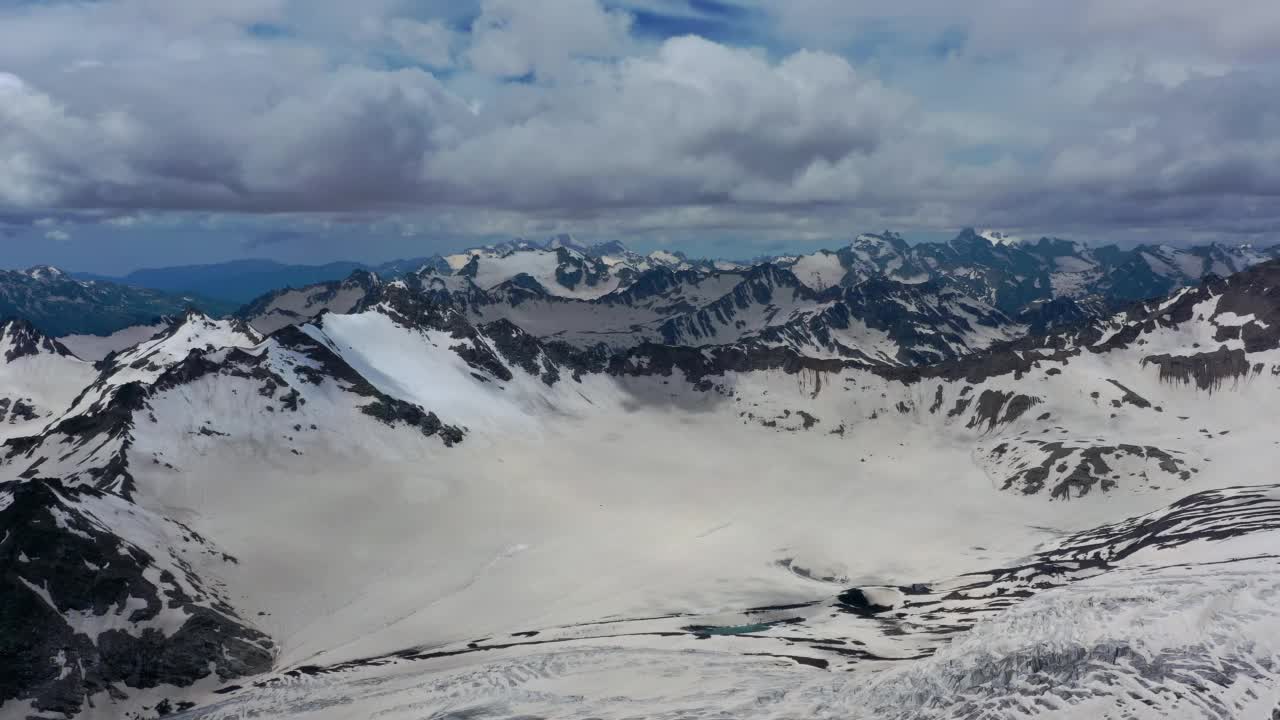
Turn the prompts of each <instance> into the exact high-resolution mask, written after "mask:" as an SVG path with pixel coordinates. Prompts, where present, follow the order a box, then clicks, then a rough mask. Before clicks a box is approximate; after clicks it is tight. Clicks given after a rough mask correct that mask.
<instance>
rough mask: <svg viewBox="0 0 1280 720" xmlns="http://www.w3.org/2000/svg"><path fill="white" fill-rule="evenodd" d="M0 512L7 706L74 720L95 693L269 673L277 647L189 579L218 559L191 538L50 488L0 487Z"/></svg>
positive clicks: (121, 506) (0, 626)
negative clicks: (157, 540)
mask: <svg viewBox="0 0 1280 720" xmlns="http://www.w3.org/2000/svg"><path fill="white" fill-rule="evenodd" d="M0 508H3V509H0V537H2V538H3V540H2V541H0V702H3V701H5V700H30V701H31V702H32V704H33V706H34V707H35V708H36V709H37V710H42V711H47V712H53V713H61V714H64V715H71V714H74V713H76V712H78V711H79V710H80V708H81V707H82V706H83V705H84V703H85V702H86V700H87V698H88V697H89V696H90V695H93V694H95V693H98V692H108V693H112V694H122V693H126V692H127V690H128V688H153V687H157V686H159V685H166V684H168V685H176V686H185V685H190V684H191V683H194V682H196V681H197V680H200V679H202V678H204V677H207V676H208V675H210V674H211V673H212V674H214V675H216V676H217V677H218V678H219V679H220V680H224V681H225V680H229V679H231V678H236V677H241V676H244V675H250V674H254V673H259V672H263V671H265V670H267V669H269V668H270V666H271V662H272V659H273V645H272V643H271V641H270V639H268V638H267V637H266V636H265V635H264V634H262V633H261V632H259V631H258V630H257V629H255V628H254V627H253V626H252V625H251V624H250V623H248V622H247V621H245V620H243V619H242V618H240V617H238V616H237V615H236V613H235V611H234V610H233V609H232V608H231V606H230V605H228V604H227V603H226V600H225V598H223V597H222V596H221V595H219V594H218V592H217V591H216V590H214V589H213V588H211V587H209V586H207V585H206V584H205V583H204V582H203V581H202V580H201V579H200V578H199V577H197V576H196V575H195V574H194V573H193V572H192V571H191V569H190V566H189V565H188V561H187V559H186V558H187V557H189V556H190V555H192V554H195V553H201V552H205V553H207V552H210V551H211V548H210V547H209V546H208V544H207V543H206V542H205V540H204V539H203V538H201V537H199V536H198V535H196V534H195V533H193V532H191V531H190V530H188V529H186V528H184V527H182V526H180V525H178V524H177V523H174V522H172V521H166V520H162V519H161V518H159V517H157V516H155V515H152V514H150V513H147V512H146V511H143V510H142V509H140V508H137V507H136V506H133V505H132V504H131V503H129V502H128V501H126V500H124V499H122V498H119V497H118V496H114V495H111V494H109V493H104V492H102V491H100V490H96V489H93V488H89V487H84V486H78V487H68V486H65V485H63V484H62V483H61V482H59V481H58V480H52V479H33V480H29V481H23V482H14V483H7V484H4V485H0ZM121 514H123V515H124V516H126V517H129V518H130V519H131V524H129V525H127V526H125V527H126V532H128V531H129V530H132V533H133V534H132V537H126V536H123V535H119V534H116V531H114V530H112V529H111V528H113V527H120V522H119V519H118V518H119V517H120V516H121ZM153 534H155V535H159V536H160V537H166V536H167V537H172V538H173V539H174V540H175V541H177V544H176V545H175V546H173V547H172V548H167V547H154V546H153V547H148V546H147V542H146V538H148V537H150V536H152V535H153ZM227 561H228V562H232V560H231V559H230V558H228V559H227Z"/></svg>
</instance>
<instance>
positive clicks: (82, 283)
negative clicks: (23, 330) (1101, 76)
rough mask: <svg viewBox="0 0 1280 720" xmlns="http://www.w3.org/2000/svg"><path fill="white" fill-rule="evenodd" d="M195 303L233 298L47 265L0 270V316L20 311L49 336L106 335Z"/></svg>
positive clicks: (211, 306) (231, 306)
mask: <svg viewBox="0 0 1280 720" xmlns="http://www.w3.org/2000/svg"><path fill="white" fill-rule="evenodd" d="M192 306H199V307H201V308H203V309H204V310H205V311H206V312H208V313H211V314H214V315H224V314H227V313H230V312H232V311H234V310H235V308H236V304H235V303H229V302H226V301H223V300H216V299H212V298H208V297H204V296H202V295H199V294H194V293H173V292H164V291H160V290H153V289H148V288H139V287H133V286H129V285H121V284H118V283H113V282H102V281H96V280H82V279H77V278H74V277H72V276H70V275H68V274H67V273H64V272H63V271H61V270H59V269H57V268H54V267H48V266H38V267H33V268H30V269H28V270H25V271H5V270H0V319H2V318H6V317H20V318H23V319H24V320H26V321H28V322H29V323H31V325H33V326H35V327H36V328H39V330H40V331H41V332H44V333H46V334H49V335H53V336H64V335H80V334H87V335H109V334H111V333H114V332H116V331H118V330H121V329H123V328H127V327H131V326H135V325H147V324H154V323H155V322H156V320H157V318H160V317H164V316H172V315H181V314H182V313H183V312H184V311H185V310H186V309H187V308H188V307H192Z"/></svg>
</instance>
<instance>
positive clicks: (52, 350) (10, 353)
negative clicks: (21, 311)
mask: <svg viewBox="0 0 1280 720" xmlns="http://www.w3.org/2000/svg"><path fill="white" fill-rule="evenodd" d="M70 354H71V353H70V352H69V351H68V350H67V349H66V348H65V347H63V346H62V344H61V343H59V342H57V341H55V340H53V339H52V338H49V337H46V336H45V335H44V333H42V332H40V331H39V330H37V329H36V328H35V326H33V325H32V324H31V323H29V322H27V321H26V320H21V319H18V318H14V319H11V320H8V321H6V322H5V323H4V324H3V325H0V361H3V362H5V363H9V362H13V361H14V360H17V359H18V358H21V357H33V356H37V355H64V356H65V355H70Z"/></svg>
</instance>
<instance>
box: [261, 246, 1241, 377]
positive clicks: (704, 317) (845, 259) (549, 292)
mask: <svg viewBox="0 0 1280 720" xmlns="http://www.w3.org/2000/svg"><path fill="white" fill-rule="evenodd" d="M1160 258H1162V259H1160ZM1266 258H1267V254H1266V253H1261V252H1257V251H1254V250H1252V249H1250V248H1247V247H1241V248H1227V247H1224V246H1219V245H1210V246H1203V247H1196V248H1188V249H1181V250H1178V249H1173V248H1154V249H1153V248H1148V247H1140V248H1137V249H1135V250H1132V251H1122V250H1119V249H1117V248H1114V247H1102V248H1091V247H1088V246H1085V245H1082V244H1080V243H1075V242H1069V241H1064V240H1054V239H1048V238H1042V239H1040V240H1038V241H1035V242H1028V241H1024V240H1021V239H1018V238H1011V237H1010V236H1008V235H1005V234H1003V233H1000V232H998V231H984V232H982V233H979V232H976V231H973V230H965V231H964V232H962V233H960V235H958V236H957V237H956V238H954V239H953V240H951V241H949V242H947V243H925V244H917V245H910V244H908V243H907V242H906V241H905V240H903V239H902V237H901V236H899V235H896V234H894V233H892V232H885V233H882V234H864V235H859V236H858V237H857V238H855V239H854V241H853V242H852V243H851V244H850V245H848V246H846V247H843V248H840V249H838V250H835V251H828V250H823V251H819V252H817V253H813V254H810V255H802V256H792V257H785V258H766V259H762V260H759V261H756V262H755V263H752V264H745V265H743V264H738V263H727V262H722V261H716V262H711V261H692V260H690V259H689V258H687V257H686V256H684V255H682V254H678V253H664V252H656V253H653V254H651V255H648V256H645V255H640V254H638V253H634V252H631V251H630V250H628V249H626V247H625V246H623V245H622V244H621V243H618V242H616V241H615V242H610V243H606V244H602V245H595V246H584V245H582V244H580V243H578V242H577V241H576V240H574V239H573V238H572V237H570V236H557V237H555V238H552V239H551V240H549V241H547V242H545V243H539V242H534V241H529V240H515V241H511V242H507V243H503V244H500V245H495V246H489V247H484V248H478V249H475V250H469V251H467V252H464V253H459V254H457V255H452V256H449V257H448V258H445V259H444V260H443V261H442V262H441V263H432V264H429V265H427V266H425V267H423V268H422V269H421V270H420V271H419V272H416V273H407V274H404V275H401V276H399V279H403V280H405V281H406V282H408V283H410V284H411V285H415V286H418V287H424V288H425V286H431V287H432V288H434V289H433V290H430V292H434V293H436V295H435V297H436V298H437V300H438V301H439V300H443V299H445V298H449V299H450V300H451V301H452V302H453V303H454V304H455V305H456V306H457V308H458V309H459V310H460V311H462V312H464V313H465V314H467V316H468V318H469V319H470V320H471V321H472V322H474V323H477V324H483V323H486V322H493V321H495V320H498V319H504V320H509V321H511V322H513V323H515V324H516V325H518V326H519V327H521V328H523V329H525V330H526V331H527V332H530V333H532V334H534V335H536V336H537V337H539V338H541V339H543V340H546V341H563V342H567V343H569V344H571V345H574V346H576V347H579V348H584V349H585V348H590V347H593V346H595V345H598V344H603V345H604V346H606V347H607V348H608V349H611V350H622V349H626V348H629V347H634V346H636V345H638V344H640V343H646V342H661V343H665V344H669V345H693V346H700V345H716V344H725V343H731V342H738V341H745V340H747V339H748V338H751V339H753V341H756V342H763V343H778V342H789V343H801V344H804V345H807V346H808V347H810V348H811V349H812V352H822V353H826V354H828V355H835V356H841V357H848V358H863V359H865V360H867V361H868V362H891V363H894V364H898V363H904V362H905V363H922V362H934V361H937V360H940V359H945V358H949V357H953V356H956V355H959V354H964V353H967V352H972V351H974V350H977V349H981V348H983V347H986V346H987V345H988V344H989V343H991V342H994V341H998V340H1005V339H1010V338H1012V337H1016V336H1019V335H1023V334H1027V333H1031V334H1044V333H1046V332H1049V331H1051V330H1053V329H1054V328H1057V327H1062V326H1067V325H1071V324H1075V323H1081V322H1087V321H1090V320H1093V319H1096V318H1101V317H1105V316H1107V315H1108V314H1110V313H1111V312H1114V311H1115V310H1117V309H1119V308H1121V307H1124V306H1125V305H1127V304H1129V303H1131V302H1133V301H1136V300H1141V299H1146V298H1149V297H1159V296H1162V295H1164V294H1166V293H1168V292H1171V291H1172V290H1175V289H1177V288H1179V287H1184V286H1186V285H1188V284H1192V283H1194V282H1197V281H1198V280H1199V279H1200V278H1201V277H1202V276H1203V275H1206V274H1212V273H1216V274H1218V275H1225V274H1230V273H1231V272H1236V271H1238V270H1242V269H1244V268H1247V267H1249V266H1251V265H1253V264H1256V263H1258V262H1261V261H1263V260H1265V259H1266ZM390 279H394V278H379V277H378V276H377V275H374V274H371V273H368V272H364V271H360V272H357V273H355V274H353V275H352V276H351V277H350V278H348V279H347V280H346V281H345V282H342V283H338V282H330V283H322V284H320V285H315V286H310V287H307V288H303V289H298V290H293V289H289V290H282V291H278V292H275V293H271V294H269V295H267V296H264V297H263V298H260V299H259V300H257V301H255V302H254V303H252V304H250V305H249V306H247V307H246V308H244V309H243V310H242V311H241V312H240V313H239V315H240V316H241V317H244V318H245V319H246V320H248V321H249V322H250V324H252V325H253V326H254V327H255V328H257V329H258V330H260V331H263V332H271V331H273V330H275V329H277V328H279V327H281V326H282V325H283V324H286V323H289V324H298V323H303V322H306V321H308V320H310V319H312V318H314V317H316V316H317V315H319V314H320V313H321V312H324V311H336V312H350V311H351V310H353V309H354V308H356V307H358V306H359V305H360V304H361V303H365V304H368V303H373V302H376V299H377V296H378V293H379V289H378V288H379V287H380V283H383V282H386V281H387V280H390ZM886 282H888V284H886ZM862 285H866V287H865V288H864V289H863V290H857V289H856V288H858V287H859V286H862ZM907 286H917V288H916V289H915V290H911V289H909V288H908V287H907ZM890 287H892V288H894V289H893V290H888V288H890ZM884 292H888V293H889V294H890V295H894V296H896V297H897V299H895V300H893V301H892V302H891V303H890V304H889V305H888V306H887V307H881V306H880V303H878V302H877V300H876V298H877V296H878V295H879V294H881V293H884ZM907 295H910V296H911V297H910V299H907V300H904V299H903V298H904V297H906V296H907ZM842 298H843V299H842ZM893 307H899V308H906V307H910V308H913V310H912V311H910V312H906V313H905V314H904V313H898V314H897V316H896V317H890V315H893V311H892V308H893ZM920 308H927V309H924V310H919V311H918V312H917V310H918V309H920ZM849 333H853V334H854V335H856V337H854V336H850V335H849ZM886 333H887V335H886ZM806 336H810V337H806ZM837 336H839V337H837ZM819 348H821V350H820V351H819Z"/></svg>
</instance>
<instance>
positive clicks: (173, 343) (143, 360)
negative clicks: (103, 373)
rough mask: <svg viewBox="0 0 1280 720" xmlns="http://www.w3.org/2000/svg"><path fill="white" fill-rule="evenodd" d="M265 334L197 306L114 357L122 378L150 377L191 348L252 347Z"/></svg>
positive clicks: (132, 379) (187, 352) (138, 378)
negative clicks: (148, 338) (220, 317)
mask: <svg viewBox="0 0 1280 720" xmlns="http://www.w3.org/2000/svg"><path fill="white" fill-rule="evenodd" d="M262 340H263V336H262V335H261V334H260V333H259V332H258V331H256V330H254V329H253V328H252V327H250V326H249V325H248V324H246V323H244V322H243V321H241V320H237V319H220V320H219V319H214V318H211V317H209V316H208V315H205V314H204V313H202V312H200V311H198V310H188V311H187V314H186V315H185V316H183V318H182V320H180V321H179V322H177V323H175V324H174V325H173V326H172V327H170V328H169V329H168V330H167V331H165V332H163V333H161V334H159V335H157V336H156V337H154V338H151V339H150V340H147V341H146V342H143V343H139V344H138V345H136V346H134V347H132V348H130V349H128V350H125V351H124V352H122V353H120V354H119V355H117V356H116V357H115V360H114V362H113V365H114V366H115V367H117V368H119V372H118V375H119V377H118V378H117V379H118V380H120V381H121V382H130V381H134V380H145V381H150V380H152V379H154V378H155V377H158V376H159V374H160V373H162V372H163V371H164V370H166V369H168V368H169V367H171V366H172V365H174V364H175V363H178V362H180V361H181V360H183V359H184V358H185V357H187V355H188V354H189V353H190V352H191V351H192V350H214V349H218V348H230V347H239V348H250V347H253V346H255V345H258V344H259V343H261V342H262Z"/></svg>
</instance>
